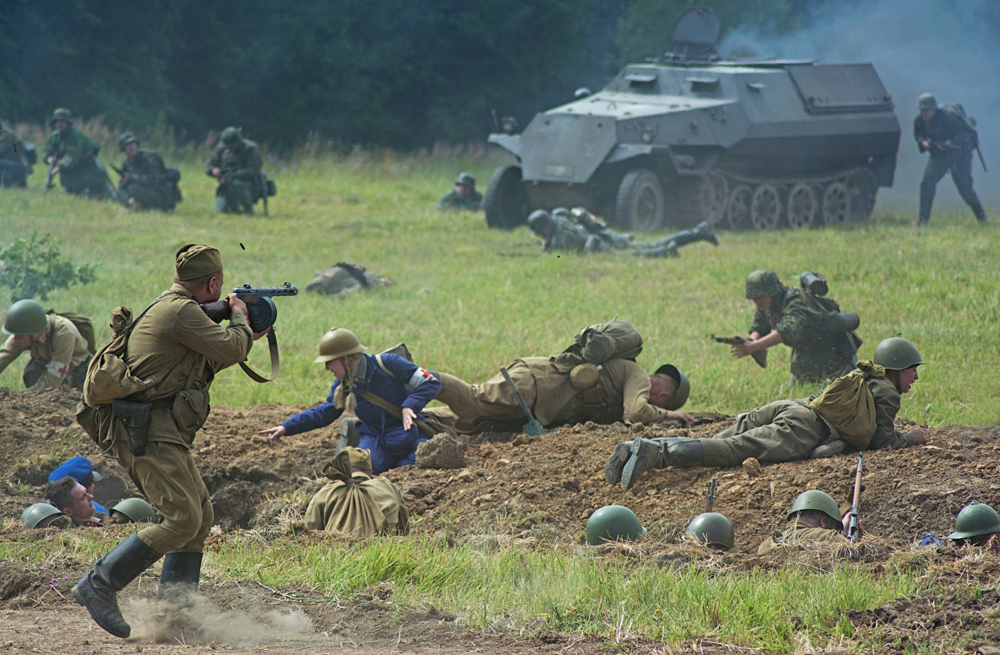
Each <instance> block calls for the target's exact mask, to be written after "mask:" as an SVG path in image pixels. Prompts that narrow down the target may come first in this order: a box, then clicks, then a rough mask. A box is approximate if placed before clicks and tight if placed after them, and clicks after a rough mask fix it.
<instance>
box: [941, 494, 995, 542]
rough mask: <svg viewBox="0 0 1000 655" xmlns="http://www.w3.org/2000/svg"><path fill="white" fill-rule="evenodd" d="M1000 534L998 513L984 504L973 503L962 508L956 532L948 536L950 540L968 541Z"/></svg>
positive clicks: (957, 519) (956, 521) (956, 524)
mask: <svg viewBox="0 0 1000 655" xmlns="http://www.w3.org/2000/svg"><path fill="white" fill-rule="evenodd" d="M993 532H1000V515H997V511H996V510H995V509H993V508H992V507H990V506H989V505H985V504H983V503H972V504H971V505H968V506H966V507H963V508H962V511H961V512H959V513H958V518H956V519H955V531H954V532H952V533H951V534H950V535H948V538H949V539H968V538H969V537H977V536H979V535H981V534H991V533H993Z"/></svg>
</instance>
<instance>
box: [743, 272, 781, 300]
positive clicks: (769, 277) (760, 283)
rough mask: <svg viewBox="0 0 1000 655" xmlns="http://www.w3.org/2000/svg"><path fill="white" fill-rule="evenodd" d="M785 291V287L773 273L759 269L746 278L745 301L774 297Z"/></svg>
mask: <svg viewBox="0 0 1000 655" xmlns="http://www.w3.org/2000/svg"><path fill="white" fill-rule="evenodd" d="M784 290H785V285H783V284H782V283H781V280H779V279H778V274H777V273H775V272H774V271H769V270H767V269H761V270H759V271H754V272H753V273H751V274H750V275H748V276H747V300H753V299H754V298H762V297H764V296H776V295H778V294H779V293H781V292H782V291H784Z"/></svg>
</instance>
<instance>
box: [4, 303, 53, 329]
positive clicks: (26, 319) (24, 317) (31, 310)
mask: <svg viewBox="0 0 1000 655" xmlns="http://www.w3.org/2000/svg"><path fill="white" fill-rule="evenodd" d="M48 327H49V317H48V316H47V315H46V314H45V308H44V307H42V306H41V305H40V304H39V303H38V302H37V301H35V300H18V301H17V302H16V303H14V304H13V305H11V306H10V309H8V310H7V317H6V318H5V319H4V321H3V331H4V334H38V333H39V332H44V331H45V330H47V329H48Z"/></svg>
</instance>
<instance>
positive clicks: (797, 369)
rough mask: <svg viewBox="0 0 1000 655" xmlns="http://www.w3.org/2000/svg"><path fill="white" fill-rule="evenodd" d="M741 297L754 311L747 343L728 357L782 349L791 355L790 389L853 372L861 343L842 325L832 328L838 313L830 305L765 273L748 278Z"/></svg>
mask: <svg viewBox="0 0 1000 655" xmlns="http://www.w3.org/2000/svg"><path fill="white" fill-rule="evenodd" d="M746 297H747V300H752V301H753V303H754V305H755V306H756V311H755V312H754V317H753V325H751V326H750V339H749V340H747V341H745V342H743V343H740V344H736V345H733V346H732V347H731V352H732V354H733V357H746V356H747V355H750V354H752V353H755V352H757V351H761V350H767V349H768V348H770V347H772V346H776V345H778V344H779V343H783V344H785V345H787V346H788V347H789V348H791V349H792V361H791V371H792V385H795V384H797V383H801V382H822V381H823V380H826V379H828V378H831V377H833V378H835V377H839V376H841V375H846V374H847V373H850V372H851V371H852V370H854V365H855V364H856V363H857V361H858V358H857V349H858V348H859V347H860V346H861V343H862V342H861V339H860V338H858V336H857V335H856V334H855V333H854V332H853V330H844V329H843V325H842V324H841V322H839V321H833V322H832V323H831V320H830V319H831V318H832V317H833V318H836V317H837V315H838V314H839V312H840V306H839V305H838V304H837V302H836V301H835V300H833V299H831V298H826V297H820V296H817V295H816V294H814V293H812V292H811V291H809V290H808V289H806V288H804V287H803V288H795V287H786V286H785V285H783V284H782V283H781V280H779V279H778V275H777V274H776V273H775V272H774V271H768V270H759V271H754V272H753V273H751V274H750V275H748V276H747V281H746ZM841 316H842V315H841Z"/></svg>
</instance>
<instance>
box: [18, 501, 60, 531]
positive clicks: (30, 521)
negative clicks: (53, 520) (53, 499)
mask: <svg viewBox="0 0 1000 655" xmlns="http://www.w3.org/2000/svg"><path fill="white" fill-rule="evenodd" d="M56 514H62V512H60V511H59V510H57V509H56V508H55V507H53V506H52V505H49V504H48V503H35V504H34V505H31V506H30V507H28V509H26V510H24V511H23V512H21V520H22V521H24V524H25V525H26V526H28V527H29V528H34V527H35V526H36V525H38V524H39V523H41V522H42V521H44V520H45V519H47V518H49V517H50V516H55V515H56Z"/></svg>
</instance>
